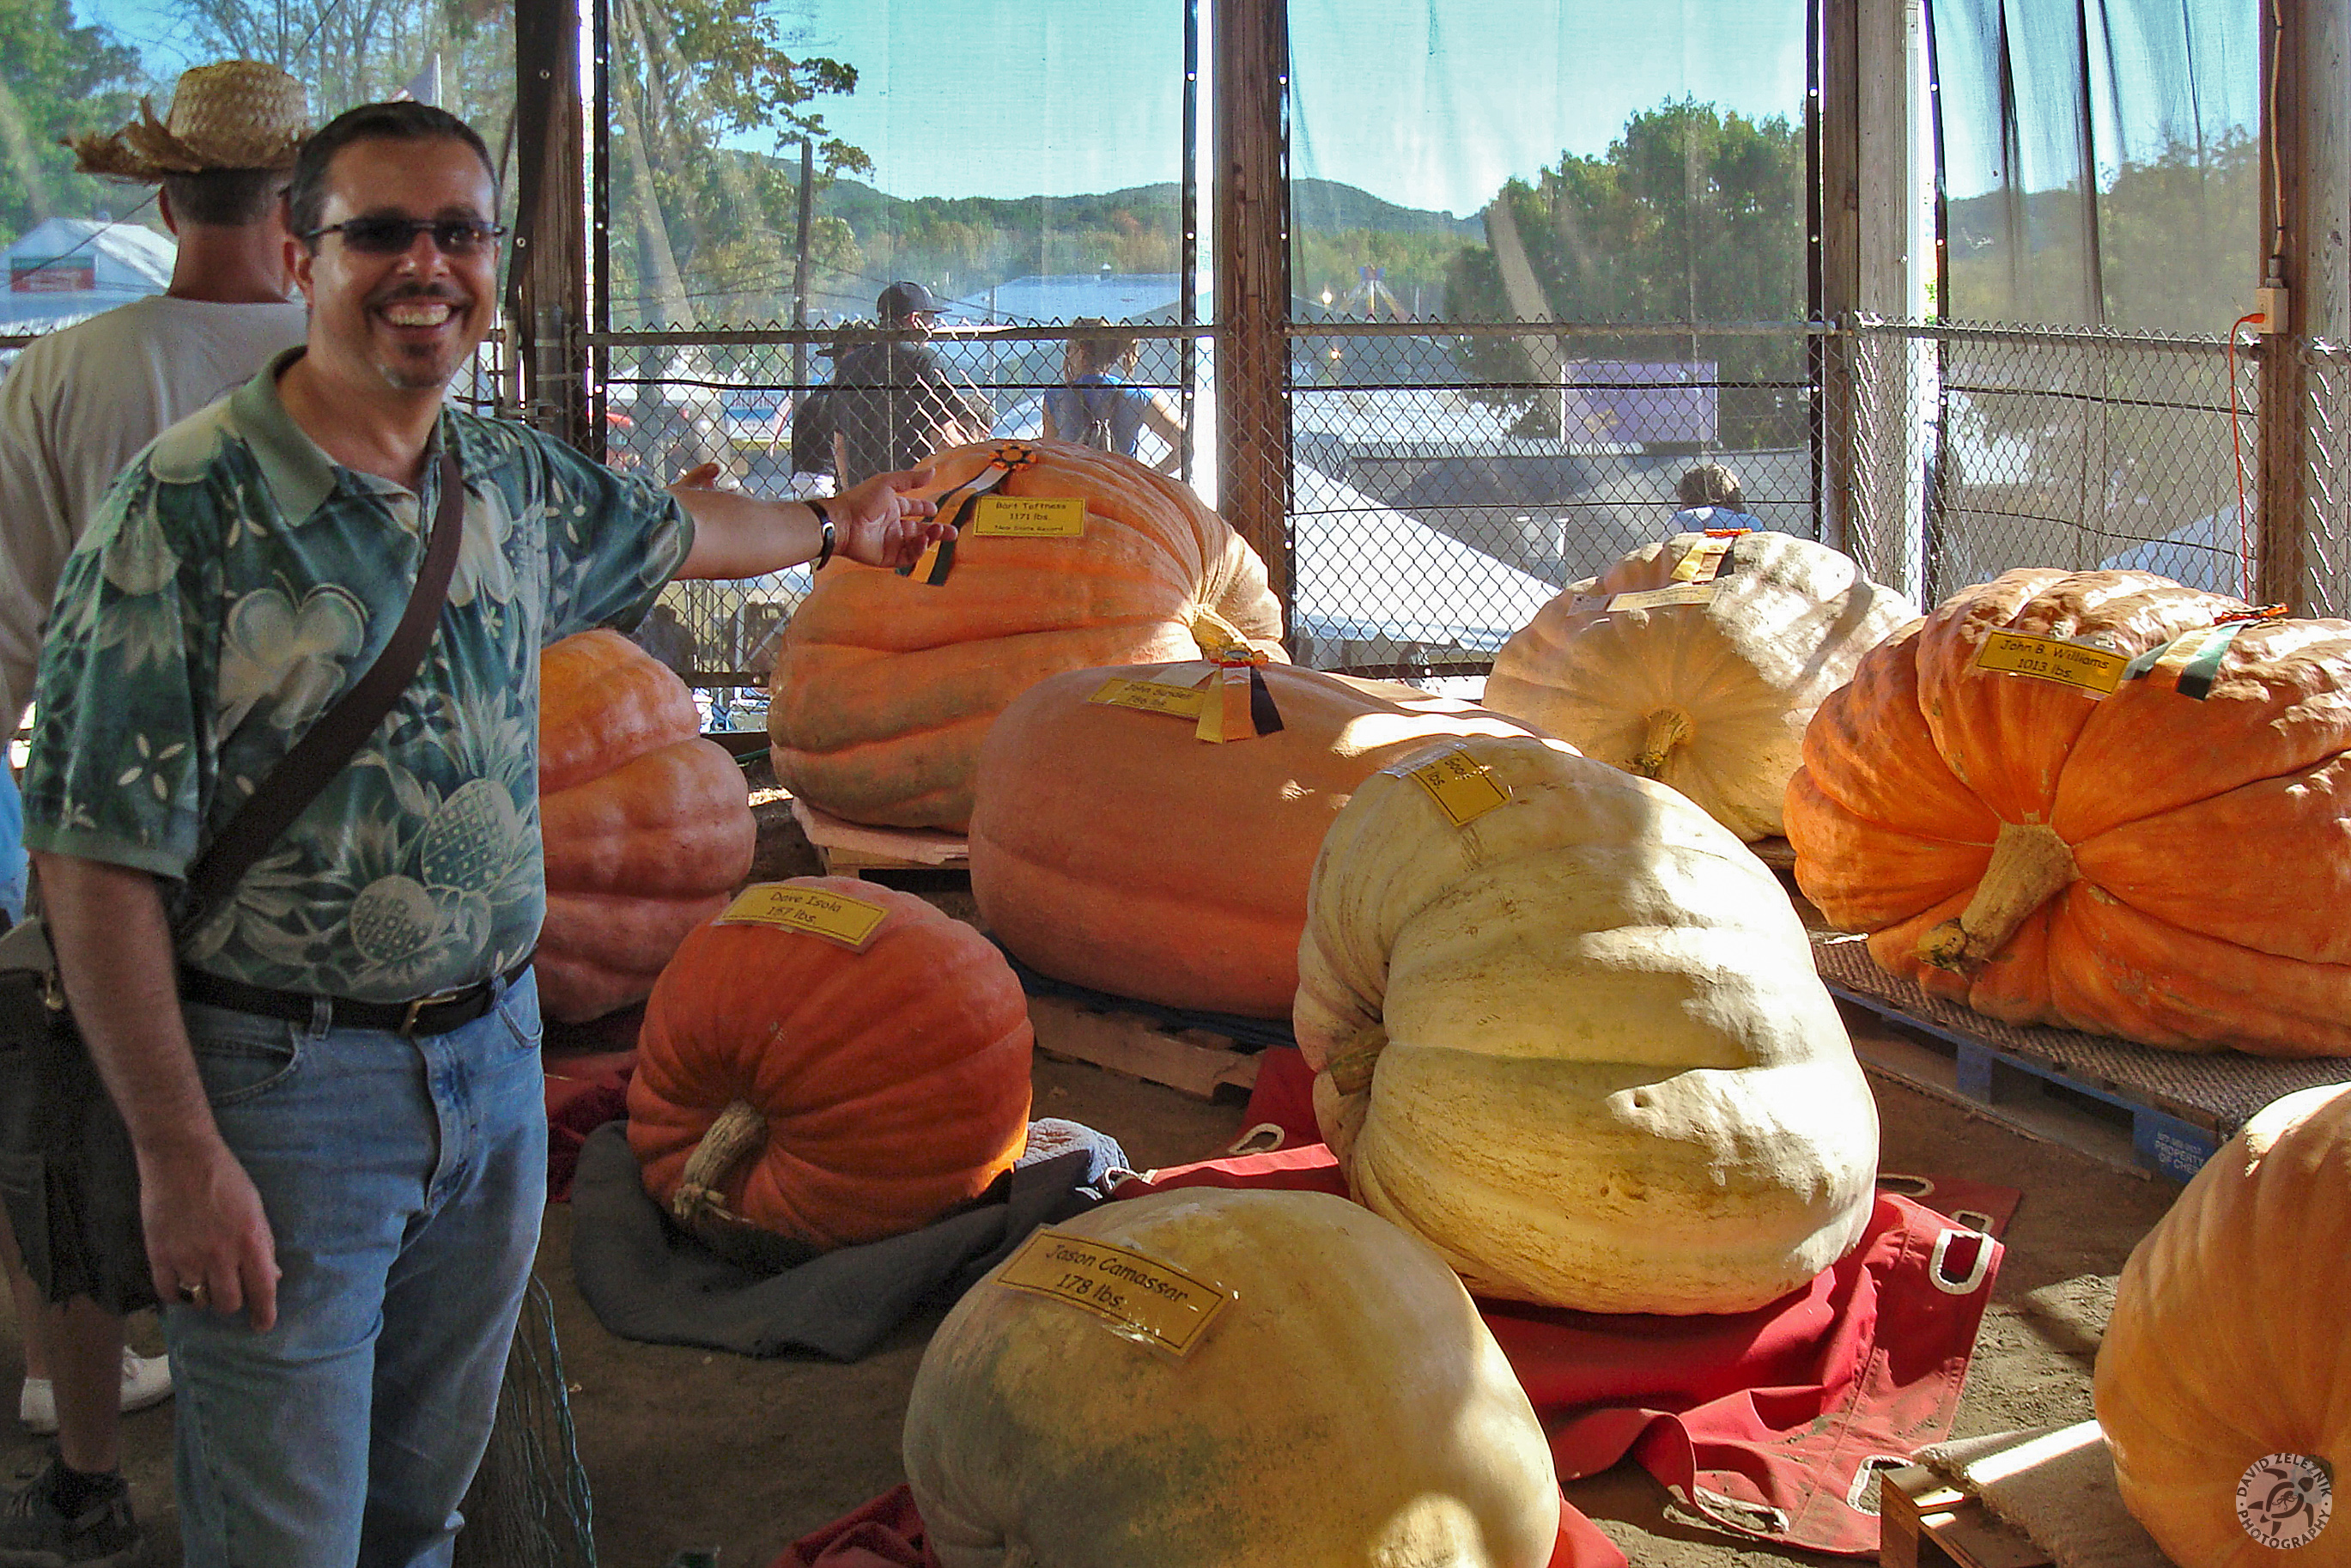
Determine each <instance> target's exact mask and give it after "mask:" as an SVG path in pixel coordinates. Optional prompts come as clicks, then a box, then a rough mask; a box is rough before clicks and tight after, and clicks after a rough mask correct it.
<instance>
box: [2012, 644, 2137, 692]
mask: <svg viewBox="0 0 2351 1568" xmlns="http://www.w3.org/2000/svg"><path fill="white" fill-rule="evenodd" d="M2129 665H2130V655H2129V654H2127V653H2116V652H2114V651H2113V650H2112V649H2108V648H2093V647H2091V646H2090V645H2089V644H2088V643H2062V642H2059V641H2058V640H2057V639H2056V638H2054V637H2035V636H2032V634H2030V633H2028V632H1993V633H1992V634H1991V636H1989V637H1986V638H1985V639H1984V641H1983V646H1982V647H1981V648H1979V649H1978V650H1976V668H1977V669H1979V670H1991V671H1995V672H1997V673H1999V674H2010V675H2030V676H2032V678H2033V679H2034V680H2037V681H2054V682H2056V683H2057V684H2058V685H2061V686H2072V687H2074V689H2075V690H2076V691H2085V692H2088V693H2090V694H2092V695H2095V696H2105V695H2107V694H2109V693H2111V692H2112V691H2113V690H2114V689H2115V688H2116V686H2118V685H2122V684H2123V671H2124V670H2126V668H2128V667H2129Z"/></svg>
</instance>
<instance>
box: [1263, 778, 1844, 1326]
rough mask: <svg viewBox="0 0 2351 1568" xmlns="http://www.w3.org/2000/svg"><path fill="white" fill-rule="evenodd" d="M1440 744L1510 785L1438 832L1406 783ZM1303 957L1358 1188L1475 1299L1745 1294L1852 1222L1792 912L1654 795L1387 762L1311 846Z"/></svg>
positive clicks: (1722, 838)
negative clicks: (1503, 799)
mask: <svg viewBox="0 0 2351 1568" xmlns="http://www.w3.org/2000/svg"><path fill="white" fill-rule="evenodd" d="M1439 762H1449V764H1450V766H1452V767H1453V768H1455V770H1456V771H1459V770H1462V769H1465V768H1467V769H1473V770H1474V769H1483V770H1484V777H1485V779H1487V780H1488V782H1489V785H1490V786H1491V787H1492V788H1493V789H1499V790H1500V791H1501V792H1503V793H1506V794H1507V796H1508V801H1507V803H1506V804H1501V805H1497V806H1493V807H1492V808H1491V809H1489V810H1484V811H1483V812H1482V814H1478V815H1474V816H1470V817H1469V818H1468V821H1467V822H1466V825H1461V826H1457V825H1456V824H1455V822H1454V821H1452V820H1451V818H1450V817H1448V815H1447V813H1446V811H1445V810H1442V809H1440V806H1439V804H1438V800H1437V796H1436V795H1435V794H1434V793H1432V791H1431V790H1429V789H1426V788H1424V787H1423V785H1422V784H1421V783H1419V782H1417V781H1416V779H1413V778H1411V777H1408V776H1406V774H1407V770H1409V769H1412V768H1416V767H1419V766H1421V765H1424V764H1428V763H1439ZM1472 804H1474V802H1472ZM1298 970H1299V992H1298V1003H1297V1007H1296V1009H1295V1012H1294V1014H1293V1019H1294V1021H1295V1023H1296V1026H1297V1031H1298V1043H1299V1045H1300V1046H1301V1048H1302V1049H1303V1050H1304V1051H1305V1054H1306V1059H1307V1061H1309V1062H1310V1063H1311V1065H1312V1066H1313V1067H1314V1069H1315V1071H1316V1078H1315V1084H1314V1096H1315V1112H1316V1115H1317V1117H1318V1118H1319V1119H1320V1121H1321V1123H1322V1130H1323V1133H1324V1134H1325V1135H1326V1136H1327V1137H1328V1138H1329V1140H1330V1143H1331V1146H1332V1150H1333V1151H1334V1152H1336V1153H1337V1155H1339V1158H1340V1161H1341V1163H1342V1165H1343V1167H1344V1168H1345V1170H1346V1173H1347V1176H1348V1180H1349V1182H1350V1183H1351V1185H1352V1186H1353V1191H1354V1192H1355V1194H1356V1196H1357V1197H1360V1198H1361V1199H1362V1200H1363V1201H1364V1203H1366V1204H1368V1205H1369V1206H1370V1207H1373V1208H1374V1209H1376V1210H1377V1211H1378V1212H1380V1213H1381V1214H1384V1215H1385V1216H1387V1217H1388V1218H1391V1219H1394V1220H1395V1221H1396V1222H1397V1223H1398V1224H1400V1225H1402V1226H1404V1227H1405V1228H1406V1229H1408V1230H1411V1231H1412V1232H1414V1233H1415V1234H1416V1235H1418V1236H1421V1237H1423V1238H1425V1239H1427V1240H1428V1241H1430V1242H1431V1243H1433V1244H1434V1245H1435V1246H1436V1248H1437V1250H1438V1251H1439V1252H1440V1253H1442V1254H1443V1255H1444V1257H1445V1260H1446V1261H1447V1262H1449V1263H1451V1264H1452V1265H1453V1267H1454V1268H1455V1269H1456V1270H1458V1271H1459V1272H1460V1274H1461V1276H1462V1278H1463V1279H1464V1280H1465V1281H1468V1285H1469V1288H1470V1289H1471V1290H1473V1291H1477V1292H1478V1293H1479V1294H1480V1295H1484V1296H1496V1297H1502V1298H1506V1299H1509V1300H1513V1301H1536V1302H1541V1303H1543V1304H1546V1305H1550V1306H1560V1307H1573V1308H1578V1309H1582V1310H1584V1311H1588V1312H1670V1313H1695V1312H1743V1311H1746V1310H1749V1309H1750V1308H1753V1307H1757V1306H1761V1305H1762V1304H1763V1303H1765V1302H1767V1301H1771V1300H1773V1299H1774V1298H1776V1297H1778V1296H1781V1295H1782V1294H1784V1293H1786V1292H1787V1291H1792V1290H1793V1289H1795V1288H1796V1287H1797V1286H1799V1285H1801V1284H1802V1283H1803V1282H1804V1281H1807V1280H1809V1279H1811V1278H1812V1277H1813V1275H1814V1274H1815V1273H1817V1272H1818V1271H1819V1270H1822V1269H1824V1268H1826V1267H1827V1266H1828V1265H1829V1264H1831V1263H1833V1262H1834V1261H1835V1260H1837V1259H1838V1258H1840V1257H1842V1256H1843V1255H1844V1252H1845V1251H1846V1250H1847V1249H1850V1248H1851V1247H1852V1246H1853V1245H1854V1244H1855V1242H1856V1241H1857V1240H1859V1239H1860V1237H1861V1232H1862V1228H1863V1226H1864V1225H1865V1223H1866V1221H1867V1219H1868V1217H1869V1213H1870V1207H1871V1204H1872V1194H1873V1181H1874V1178H1875V1176H1876V1160H1877V1113H1876V1105H1875V1103H1873V1102H1872V1100H1871V1098H1870V1093H1869V1088H1868V1085H1867V1084H1866V1082H1864V1080H1863V1078H1862V1074H1861V1069H1860V1067H1859V1065H1858V1064H1857V1063H1856V1062H1855V1060H1854V1055H1853V1046H1852V1043H1851V1041H1850V1040H1848V1039H1847V1038H1846V1036H1845V1032H1844V1024H1843V1023H1842V1022H1841V1021H1840V1019H1838V1017H1837V1013H1836V1008H1835V1006H1834V1003H1833V1002H1832V1001H1831V1000H1830V999H1829V995H1828V992H1827V991H1826V990H1825V989H1824V988H1823V987H1822V985H1821V983H1820V980H1819V979H1818V977H1816V976H1815V975H1814V973H1813V962H1812V955H1811V949H1810V947H1809V946H1808V945H1807V943H1806V940H1805V936H1804V932H1803V928H1802V925H1801V924H1800V923H1799V922H1798V920H1797V918H1796V915H1795V912H1794V910H1793V909H1792V907H1790V905H1789V903H1788V899H1787V895H1786V894H1784V893H1782V891H1781V889H1780V886H1779V883H1777V882H1776V881H1775V880H1774V878H1773V877H1772V875H1771V872H1770V871H1768V870H1766V869H1765V868H1764V866H1763V864H1762V862H1760V861H1758V860H1756V858H1755V857H1754V856H1753V855H1752V854H1751V853H1750V852H1748V850H1747V849H1746V848H1745V847H1744V846H1743V845H1741V844H1740V841H1738V840H1737V839H1736V838H1734V837H1733V836H1732V835H1731V834H1730V832H1729V830H1727V829H1725V828H1723V827H1721V826H1720V825H1719V824H1718V823H1717V822H1715V821H1713V819H1711V818H1709V817H1708V816H1707V814H1706V813H1705V812H1703V811H1701V810H1698V808H1697V807H1696V806H1694V805H1692V804H1691V803H1690V802H1689V801H1688V800H1686V799H1685V798H1683V797H1682V796H1680V795H1678V794H1677V793H1675V792H1674V791H1673V790H1671V789H1667V788H1665V787H1664V786H1663V785H1660V784H1655V783H1652V782H1650V781H1649V780H1647V779H1636V778H1634V777H1632V776H1631V775H1629V774H1625V773H1623V772H1620V771H1618V770H1617V769H1615V768H1609V767H1607V766H1605V765H1604V764H1602V763H1598V762H1594V761H1592V760H1591V759H1590V758H1583V757H1579V756H1577V755H1576V754H1575V752H1574V750H1573V748H1571V747H1566V746H1563V745H1562V744H1560V743H1558V742H1556V741H1547V740H1540V739H1518V738H1489V737H1470V738H1468V739H1466V740H1463V741H1459V742H1449V743H1440V744H1438V745H1437V746H1434V747H1429V748H1427V749H1426V750H1423V751H1419V752H1416V753H1414V754H1413V755H1412V756H1410V757H1407V758H1403V759H1401V760H1400V761H1398V762H1397V763H1395V765H1394V766H1393V767H1392V768H1390V769H1389V770H1388V771H1387V772H1385V773H1379V774H1374V775H1373V776H1372V778H1370V779H1367V780H1366V781H1365V782H1364V785H1363V786H1362V787H1361V788H1359V789H1357V790H1356V792H1355V794H1354V797H1353V799H1352V800H1349V801H1348V803H1347V806H1346V809H1345V810H1343V811H1341V812H1340V813H1339V816H1338V819H1337V821H1334V822H1333V823H1332V826H1331V831H1330V832H1329V834H1328V835H1327V836H1326V837H1325V838H1324V840H1323V841H1322V857H1321V859H1320V860H1318V861H1317V862H1316V863H1315V868H1314V880H1313V884H1312V887H1311V891H1310V893H1309V895H1308V901H1307V925H1306V935H1305V936H1304V938H1303V939H1302V940H1301V943H1300V945H1299V955H1298Z"/></svg>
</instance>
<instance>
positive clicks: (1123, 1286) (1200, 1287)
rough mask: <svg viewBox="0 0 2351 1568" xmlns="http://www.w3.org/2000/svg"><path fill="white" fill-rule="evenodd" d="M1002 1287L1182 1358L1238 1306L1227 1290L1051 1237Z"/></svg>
mask: <svg viewBox="0 0 2351 1568" xmlns="http://www.w3.org/2000/svg"><path fill="white" fill-rule="evenodd" d="M996 1282H997V1283H998V1284H999V1285H1007V1286H1009V1287H1011V1288H1012V1289H1013V1290H1016V1291H1028V1292H1029V1294H1030V1295H1036V1296H1050V1297H1051V1298H1052V1299H1053V1300H1055V1301H1067V1302H1068V1303H1069V1304H1070V1305H1071V1306H1073V1307H1082V1308H1084V1309H1085V1310H1086V1311H1087V1312H1092V1313H1093V1314H1094V1315H1095V1316H1097V1317H1100V1318H1103V1319H1106V1320H1107V1321H1108V1322H1110V1324H1111V1326H1112V1327H1113V1329H1115V1330H1116V1331H1117V1332H1118V1333H1122V1334H1123V1335H1125V1336H1126V1337H1127V1338H1129V1339H1133V1340H1139V1341H1141V1342H1142V1343H1146V1344H1150V1345H1153V1346H1155V1347H1157V1348H1158V1349H1161V1350H1165V1351H1169V1352H1172V1353H1173V1354H1176V1355H1179V1356H1180V1355H1186V1354H1190V1352H1191V1350H1192V1347H1193V1346H1195V1345H1196V1344H1198V1343H1200V1336H1201V1335H1202V1334H1203V1333H1207V1329H1208V1325H1209V1324H1210V1323H1212V1322H1216V1320H1217V1313H1218V1312H1223V1311H1224V1310H1225V1304H1226V1303H1227V1302H1228V1301H1231V1300H1232V1299H1233V1293H1232V1292H1231V1291H1228V1290H1226V1289H1225V1288H1224V1287H1223V1286H1222V1285H1217V1284H1213V1283H1211V1282H1210V1281H1207V1280H1203V1279H1199V1278H1197V1277H1196V1276H1195V1275H1191V1274H1187V1273H1186V1272H1185V1271H1184V1270H1181V1269H1178V1268H1175V1266H1174V1265H1172V1264H1167V1263H1162V1262H1161V1261H1159V1260H1157V1259H1155V1258H1146V1257H1144V1255H1143V1254H1142V1253H1140V1252H1131V1251H1129V1250H1127V1249H1125V1248H1123V1247H1113V1246H1112V1245H1111V1244H1110V1243H1109V1242H1107V1241H1094V1240H1091V1239H1087V1238H1086V1237H1082V1236H1072V1235H1070V1234H1069V1233H1068V1232H1066V1231H1061V1230H1053V1229H1044V1230H1039V1231H1036V1232H1035V1233H1033V1234H1032V1235H1030V1237H1029V1239H1028V1240H1027V1241H1025V1242H1023V1243H1021V1246H1020V1250H1019V1251H1018V1252H1015V1253H1014V1254H1013V1255H1012V1257H1011V1260H1009V1261H1008V1262H1007V1263H1006V1264H1005V1265H1004V1271H1003V1272H1002V1273H1000V1274H998V1275H997V1277H996Z"/></svg>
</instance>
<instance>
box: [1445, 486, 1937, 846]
mask: <svg viewBox="0 0 2351 1568" xmlns="http://www.w3.org/2000/svg"><path fill="white" fill-rule="evenodd" d="M1709 542H1710V541H1709V540H1708V536H1706V535H1705V534H1702V533H1698V534H1677V535H1675V536H1674V537H1673V538H1669V539H1667V540H1665V541H1663V542H1662V543H1659V544H1651V545H1644V546H1642V547H1641V548H1640V549H1636V550H1635V551H1633V552H1632V553H1631V554H1630V555H1627V556H1626V557H1625V558H1624V559H1622V560H1620V561H1618V562H1617V563H1616V564H1615V565H1614V566H1612V567H1610V568H1609V569H1608V570H1606V571H1604V572H1603V573H1602V574H1601V575H1600V576H1598V577H1594V578H1586V579H1584V580H1583V581H1581V582H1578V583H1574V584H1573V585H1571V586H1570V587H1569V588H1568V589H1567V590H1566V591H1564V592H1562V594H1560V595H1559V597H1558V598H1556V599H1554V600H1552V601H1551V602H1550V603H1548V604H1546V605H1544V606H1543V607H1542V609H1541V610H1540V611H1538V612H1536V613H1535V618H1534V619H1533V620H1532V621H1531V622H1528V623H1527V624H1526V625H1525V626H1524V627H1522V628H1521V629H1520V631H1519V632H1518V634H1517V635H1516V636H1514V637H1512V638H1511V639H1510V641H1509V642H1508V643H1504V644H1503V645H1502V651H1501V652H1500V653H1498V654H1496V655H1495V657H1494V670H1493V674H1490V675H1489V676H1488V677H1487V680H1486V695H1485V703H1486V706H1488V707H1489V708H1492V709H1493V710H1494V711H1495V712H1497V713H1506V714H1510V715H1511V716H1514V717H1517V718H1522V719H1525V720H1526V721H1528V722H1529V723H1530V724H1533V725H1536V726H1538V727H1541V728H1543V729H1546V730H1549V731H1550V732H1551V733H1552V734H1553V735H1556V736H1558V737H1560V738H1561V739H1562V740H1564V741H1566V742H1568V743H1569V744H1570V745H1572V746H1573V747H1575V748H1576V749H1577V750H1579V751H1581V752H1583V754H1584V755H1585V756H1586V757H1593V758H1598V759H1599V760H1601V761H1603V762H1605V763H1607V764H1609V765H1610V766H1611V767H1614V768H1624V769H1625V770H1626V771H1627V772H1632V773H1638V774H1640V775H1641V776H1642V777H1643V778H1645V779H1657V780H1659V781H1660V782H1662V783H1666V784H1670V785H1672V786H1673V787H1674V788H1675V789H1678V790H1680V791H1681V792H1682V793H1683V794H1685V795H1687V796H1688V797H1689V798H1690V799H1691V800H1695V801H1697V802H1698V805H1699V806H1700V807H1701V808H1702V809H1703V810H1705V811H1706V813H1707V814H1708V816H1710V817H1712V818H1713V819H1714V820H1715V821H1718V822H1720V823H1721V824H1722V825H1723V826H1724V827H1726V828H1729V830H1730V831H1732V832H1734V833H1737V834H1738V835H1739V836H1740V838H1742V839H1745V840H1747V841H1750V842H1752V841H1754V840H1757V839H1763V838H1771V837H1772V836H1774V835H1776V834H1778V833H1779V832H1780V831H1781V816H1780V804H1781V800H1782V798H1783V797H1784V796H1785V795H1786V793H1787V789H1788V779H1789V778H1790V776H1791V775H1792V774H1793V773H1794V772H1795V771H1796V769H1797V768H1799V767H1800V766H1801V765H1802V760H1803V745H1804V727H1805V725H1807V724H1809V723H1810V722H1811V721H1812V716H1813V710H1814V709H1816V708H1818V707H1819V706H1821V701H1822V699H1823V698H1824V697H1826V696H1827V695H1829V694H1830V693H1831V692H1833V691H1834V690H1836V689H1837V687H1839V686H1841V685H1844V683H1845V682H1846V681H1848V680H1850V679H1851V678H1852V676H1853V670H1854V666H1855V664H1859V663H1860V661H1861V656H1862V655H1863V654H1864V653H1868V652H1869V650H1870V649H1872V648H1874V647H1876V645H1877V644H1878V643H1882V642H1884V641H1885V640H1886V637H1887V636H1888V635H1890V634H1891V633H1892V632H1894V631H1895V630H1896V628H1897V627H1899V626H1901V625H1902V624H1903V623H1905V622H1909V621H1914V620H1916V619H1917V616H1918V607H1917V605H1915V604H1913V603H1911V602H1910V601H1909V600H1908V599H1907V598H1906V597H1904V595H1903V594H1902V593H1900V592H1899V591H1896V590H1895V589H1891V588H1887V587H1885V586H1883V585H1882V584H1879V583H1876V582H1872V581H1871V580H1869V579H1868V578H1866V577H1865V576H1863V575H1862V573H1861V571H1860V570H1859V569H1858V568H1857V567H1855V565H1854V563H1853V560H1852V559H1851V558H1850V557H1848V556H1845V555H1843V554H1841V553H1839V552H1838V551H1836V550H1834V549H1830V548H1829V547H1828V546H1826V545H1822V544H1815V543H1813V541H1812V540H1810V539H1802V538H1795V537H1794V536H1793V535H1790V534H1781V533H1767V532H1756V533H1749V534H1743V535H1740V537H1738V538H1733V539H1729V540H1725V541H1722V542H1724V543H1726V544H1727V545H1728V546H1729V549H1728V551H1727V552H1726V553H1725V555H1724V556H1723V558H1722V559H1721V560H1720V562H1719V565H1718V566H1717V568H1716V571H1715V575H1714V577H1713V578H1712V580H1711V581H1710V582H1709V583H1702V584H1690V585H1685V586H1684V587H1683V588H1682V589H1681V590H1680V591H1681V592H1682V593H1685V594H1687V595H1688V596H1689V597H1691V598H1693V599H1696V600H1698V602H1691V603H1651V604H1649V605H1647V606H1646V607H1641V606H1638V605H1635V604H1628V603H1626V602H1625V601H1624V600H1623V599H1622V598H1621V597H1620V596H1622V595H1627V594H1631V595H1647V594H1654V593H1656V592H1657V591H1661V590H1667V589H1670V588H1672V587H1673V586H1674V584H1673V575H1674V572H1675V571H1676V570H1677V569H1678V568H1679V567H1680V566H1681V564H1682V562H1683V560H1684V559H1685V558H1687V557H1688V556H1689V555H1690V554H1691V552H1693V551H1695V550H1698V549H1702V548H1704V547H1705V546H1706V545H1707V544H1708V543H1709Z"/></svg>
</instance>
